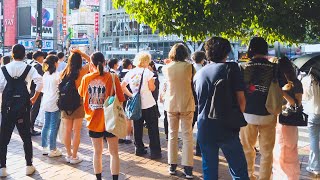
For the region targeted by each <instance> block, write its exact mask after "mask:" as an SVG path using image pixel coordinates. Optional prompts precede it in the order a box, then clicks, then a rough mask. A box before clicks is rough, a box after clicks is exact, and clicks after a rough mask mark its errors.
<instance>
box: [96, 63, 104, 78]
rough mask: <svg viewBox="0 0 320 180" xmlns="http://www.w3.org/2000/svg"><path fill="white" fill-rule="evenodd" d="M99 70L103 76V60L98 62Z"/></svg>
mask: <svg viewBox="0 0 320 180" xmlns="http://www.w3.org/2000/svg"><path fill="white" fill-rule="evenodd" d="M97 67H98V70H99V73H100V76H103V73H104V72H103V64H102V63H101V62H98V65H97Z"/></svg>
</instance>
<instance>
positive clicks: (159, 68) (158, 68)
mask: <svg viewBox="0 0 320 180" xmlns="http://www.w3.org/2000/svg"><path fill="white" fill-rule="evenodd" d="M154 65H155V66H156V69H157V71H158V73H162V68H163V66H164V64H160V63H154Z"/></svg>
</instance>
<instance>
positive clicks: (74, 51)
mask: <svg viewBox="0 0 320 180" xmlns="http://www.w3.org/2000/svg"><path fill="white" fill-rule="evenodd" d="M71 52H72V53H79V54H80V55H81V56H82V57H83V59H85V60H86V61H87V62H90V61H91V60H90V56H89V55H87V54H86V53H84V52H82V51H80V50H79V49H72V50H71Z"/></svg>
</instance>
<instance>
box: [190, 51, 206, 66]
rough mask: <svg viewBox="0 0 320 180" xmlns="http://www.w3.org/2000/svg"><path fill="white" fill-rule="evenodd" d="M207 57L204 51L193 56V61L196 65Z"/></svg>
mask: <svg viewBox="0 0 320 180" xmlns="http://www.w3.org/2000/svg"><path fill="white" fill-rule="evenodd" d="M205 57H206V53H205V52H203V51H196V52H195V53H193V54H192V60H193V61H194V62H195V63H201V61H202V60H204V58H205Z"/></svg>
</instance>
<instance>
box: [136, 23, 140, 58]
mask: <svg viewBox="0 0 320 180" xmlns="http://www.w3.org/2000/svg"><path fill="white" fill-rule="evenodd" d="M139 37H140V23H138V37H137V52H138V53H139V46H140V42H139V41H140V39H139Z"/></svg>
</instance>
